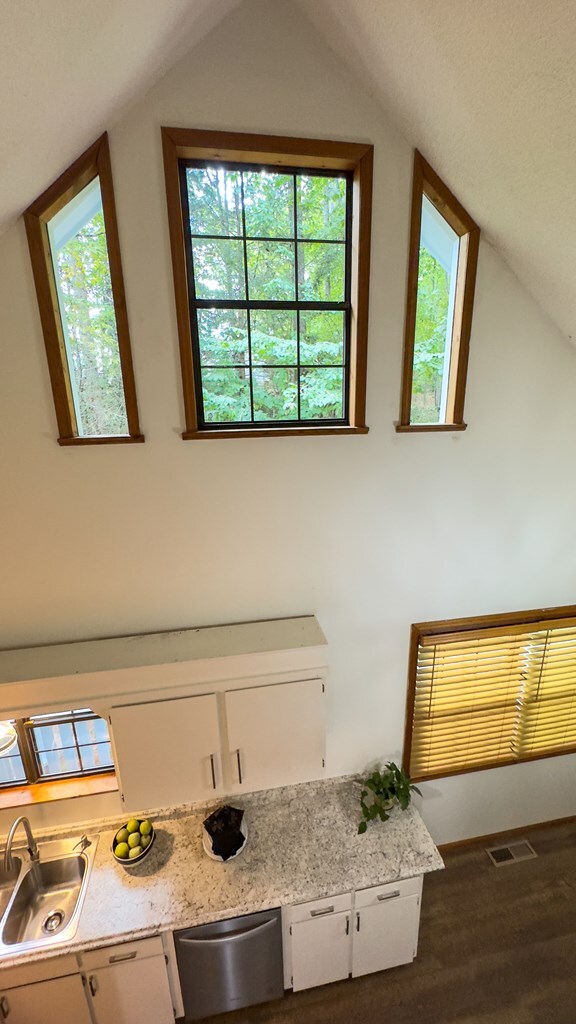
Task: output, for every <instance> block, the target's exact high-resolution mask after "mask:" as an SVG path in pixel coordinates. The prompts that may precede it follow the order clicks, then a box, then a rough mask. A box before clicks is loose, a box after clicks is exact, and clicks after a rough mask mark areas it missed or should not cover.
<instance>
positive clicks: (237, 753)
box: [236, 750, 242, 785]
mask: <svg viewBox="0 0 576 1024" xmlns="http://www.w3.org/2000/svg"><path fill="white" fill-rule="evenodd" d="M236 763H237V764H238V782H239V783H240V785H242V762H241V761H240V750H237V751H236Z"/></svg>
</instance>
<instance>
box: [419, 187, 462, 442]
mask: <svg viewBox="0 0 576 1024" xmlns="http://www.w3.org/2000/svg"><path fill="white" fill-rule="evenodd" d="M458 250H459V238H458V235H457V234H456V232H455V231H453V229H452V228H451V227H450V225H449V224H448V223H447V221H445V220H444V218H443V217H442V215H441V214H440V213H439V212H438V210H437V209H436V207H435V206H433V204H432V203H431V202H430V201H429V200H428V199H427V198H426V196H424V197H423V201H422V224H421V231H420V254H419V259H418V297H417V303H416V331H415V337H414V364H413V375H412V404H411V410H410V421H411V422H412V423H442V422H445V419H446V399H447V392H448V376H449V371H450V347H451V341H452V323H453V317H454V291H455V285H456V270H457V263H458Z"/></svg>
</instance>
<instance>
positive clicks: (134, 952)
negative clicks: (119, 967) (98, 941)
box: [108, 949, 138, 964]
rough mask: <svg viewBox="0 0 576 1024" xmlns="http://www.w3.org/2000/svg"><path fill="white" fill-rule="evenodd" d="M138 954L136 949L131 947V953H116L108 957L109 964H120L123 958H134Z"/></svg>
mask: <svg viewBox="0 0 576 1024" xmlns="http://www.w3.org/2000/svg"><path fill="white" fill-rule="evenodd" d="M137 955H138V950H137V949H133V950H132V952H131V953H116V955H115V956H109V957H108V963H109V964H121V963H122V962H123V961H124V960H135V959H136V957H137Z"/></svg>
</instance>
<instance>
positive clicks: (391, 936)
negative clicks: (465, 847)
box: [352, 878, 422, 978]
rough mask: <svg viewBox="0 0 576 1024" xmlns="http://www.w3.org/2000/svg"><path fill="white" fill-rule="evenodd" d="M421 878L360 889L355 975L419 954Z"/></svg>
mask: <svg viewBox="0 0 576 1024" xmlns="http://www.w3.org/2000/svg"><path fill="white" fill-rule="evenodd" d="M421 885H422V880H421V879H412V878H410V879H406V880H404V881H403V882H399V883H398V884H394V883H393V884H392V885H383V886H376V887H374V888H371V889H362V890H360V891H359V892H357V893H356V899H355V911H354V931H353V938H352V977H353V978H357V977H359V976H360V975H362V974H370V973H372V972H373V971H384V970H386V969H387V968H389V967H398V966H399V965H400V964H408V963H411V962H412V960H413V959H414V957H415V956H416V948H417V945H418V925H419V921H420V891H421Z"/></svg>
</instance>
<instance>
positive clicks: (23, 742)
mask: <svg viewBox="0 0 576 1024" xmlns="http://www.w3.org/2000/svg"><path fill="white" fill-rule="evenodd" d="M14 728H15V730H16V735H17V736H18V747H19V750H20V756H21V758H22V764H23V765H24V771H25V773H26V778H27V780H28V782H30V783H34V782H38V780H39V778H40V765H39V763H38V757H37V754H36V751H35V749H34V743H33V740H32V729H31V728H30V726H28V725H27V724H26V719H24V718H18V719H16V721H15V722H14Z"/></svg>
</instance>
